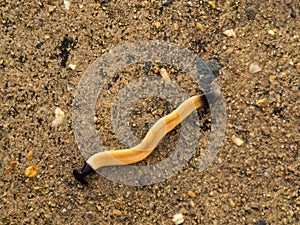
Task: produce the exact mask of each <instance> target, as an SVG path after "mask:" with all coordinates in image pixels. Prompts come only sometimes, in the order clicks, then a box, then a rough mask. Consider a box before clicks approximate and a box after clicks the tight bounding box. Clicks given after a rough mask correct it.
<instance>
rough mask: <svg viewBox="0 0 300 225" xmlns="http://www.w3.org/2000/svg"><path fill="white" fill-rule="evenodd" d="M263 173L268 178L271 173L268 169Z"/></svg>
mask: <svg viewBox="0 0 300 225" xmlns="http://www.w3.org/2000/svg"><path fill="white" fill-rule="evenodd" d="M264 175H265V177H267V178H268V179H270V178H271V174H270V172H269V171H266V172H265V173H264Z"/></svg>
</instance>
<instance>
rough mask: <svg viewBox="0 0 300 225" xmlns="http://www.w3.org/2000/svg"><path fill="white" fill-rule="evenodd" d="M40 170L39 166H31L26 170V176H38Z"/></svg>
mask: <svg viewBox="0 0 300 225" xmlns="http://www.w3.org/2000/svg"><path fill="white" fill-rule="evenodd" d="M38 170H39V168H38V167H37V166H29V167H27V169H26V170H25V176H26V177H29V178H33V177H35V176H36V175H37V172H38Z"/></svg>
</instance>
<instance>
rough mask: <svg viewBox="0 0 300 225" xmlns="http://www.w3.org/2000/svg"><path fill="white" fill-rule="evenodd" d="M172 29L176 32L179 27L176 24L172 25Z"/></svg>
mask: <svg viewBox="0 0 300 225" xmlns="http://www.w3.org/2000/svg"><path fill="white" fill-rule="evenodd" d="M173 29H174V30H176V31H177V30H178V29H179V25H178V23H174V25H173Z"/></svg>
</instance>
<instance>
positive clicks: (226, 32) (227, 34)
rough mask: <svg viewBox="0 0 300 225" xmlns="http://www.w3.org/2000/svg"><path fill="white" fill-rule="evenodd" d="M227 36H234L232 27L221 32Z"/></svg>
mask: <svg viewBox="0 0 300 225" xmlns="http://www.w3.org/2000/svg"><path fill="white" fill-rule="evenodd" d="M223 33H224V34H225V35H226V36H227V37H233V38H236V34H235V32H234V30H233V29H230V30H225V31H224V32H223Z"/></svg>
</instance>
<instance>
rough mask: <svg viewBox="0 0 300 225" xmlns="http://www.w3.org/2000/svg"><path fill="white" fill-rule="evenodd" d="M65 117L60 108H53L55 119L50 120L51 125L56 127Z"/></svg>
mask: <svg viewBox="0 0 300 225" xmlns="http://www.w3.org/2000/svg"><path fill="white" fill-rule="evenodd" d="M64 119H65V113H64V112H63V111H62V110H61V109H60V108H56V109H55V119H54V120H53V121H52V126H54V127H56V126H58V125H60V124H61V123H62V122H63V120H64Z"/></svg>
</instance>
